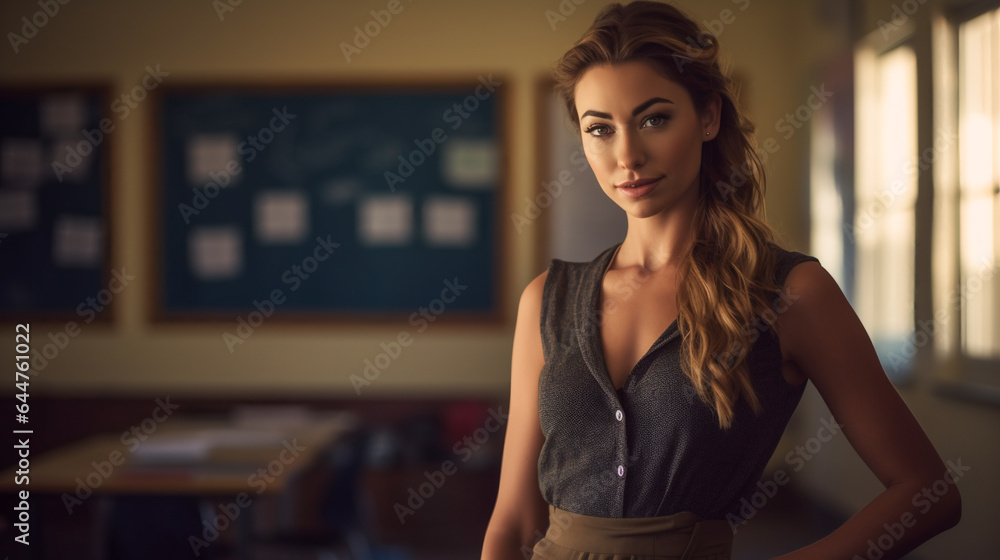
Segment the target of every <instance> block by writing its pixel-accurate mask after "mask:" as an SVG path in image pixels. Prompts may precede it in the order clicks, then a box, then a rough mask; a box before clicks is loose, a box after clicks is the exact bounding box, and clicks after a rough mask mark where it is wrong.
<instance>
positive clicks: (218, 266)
mask: <svg viewBox="0 0 1000 560" xmlns="http://www.w3.org/2000/svg"><path fill="white" fill-rule="evenodd" d="M188 251H189V257H190V266H191V270H192V271H193V272H194V274H195V276H197V277H198V278H200V279H202V280H224V279H227V278H233V277H235V276H238V275H239V274H240V272H241V271H242V270H243V234H242V233H241V232H240V230H239V229H237V228H236V227H230V226H221V227H200V228H194V229H193V230H191V234H190V237H189V238H188Z"/></svg>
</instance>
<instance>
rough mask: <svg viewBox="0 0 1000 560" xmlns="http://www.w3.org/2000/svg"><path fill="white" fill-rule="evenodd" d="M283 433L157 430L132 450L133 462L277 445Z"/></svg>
mask: <svg viewBox="0 0 1000 560" xmlns="http://www.w3.org/2000/svg"><path fill="white" fill-rule="evenodd" d="M285 437H287V435H286V434H285V433H283V432H280V431H276V430H261V429H242V428H235V427H232V428H230V427H226V428H203V429H198V430H185V431H179V432H166V433H157V434H153V435H151V436H149V437H148V438H146V440H145V441H142V442H140V443H139V445H138V446H136V448H135V450H134V451H133V452H132V457H133V461H135V462H136V463H147V464H149V463H163V464H168V463H184V462H195V461H203V460H205V459H208V458H209V456H210V455H211V453H212V451H213V450H217V449H234V448H236V449H240V448H243V449H246V448H251V449H252V448H258V447H277V446H280V445H281V443H282V441H284V438H285Z"/></svg>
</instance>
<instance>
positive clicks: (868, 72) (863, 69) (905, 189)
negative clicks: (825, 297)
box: [844, 43, 920, 381]
mask: <svg viewBox="0 0 1000 560" xmlns="http://www.w3.org/2000/svg"><path fill="white" fill-rule="evenodd" d="M855 72H856V73H855V78H856V89H855V99H856V107H855V125H856V126H855V130H856V143H855V146H856V151H855V165H856V167H855V193H854V194H855V207H854V215H853V217H852V218H853V219H852V220H851V221H850V222H848V223H847V224H846V225H845V226H844V227H845V231H846V233H847V235H846V236H845V237H846V239H845V241H846V243H848V244H853V254H854V260H855V262H854V264H855V269H854V274H855V276H854V278H855V293H854V301H853V302H852V303H853V305H854V309H855V310H856V311H857V313H858V316H859V317H860V318H861V321H862V322H863V323H864V325H865V328H866V329H867V330H868V334H869V335H870V336H871V339H872V342H873V343H874V345H875V349H876V351H877V352H878V355H879V358H880V360H881V362H882V366H883V369H885V372H886V374H887V375H888V376H889V377H890V378H892V379H893V380H894V381H901V380H904V379H907V378H908V377H909V375H910V373H911V361H912V358H913V357H914V354H915V353H914V351H913V336H914V279H915V269H914V246H915V225H916V214H915V204H916V200H917V179H918V174H919V171H920V166H919V163H918V161H917V60H916V55H915V53H914V51H913V49H912V47H910V46H909V45H908V44H905V43H904V44H901V45H896V46H893V47H891V48H889V49H885V50H878V49H876V48H875V47H872V46H869V45H867V44H866V45H863V46H861V47H859V49H858V50H857V51H856V53H855ZM845 252H846V253H851V251H850V248H848V250H847V251H845Z"/></svg>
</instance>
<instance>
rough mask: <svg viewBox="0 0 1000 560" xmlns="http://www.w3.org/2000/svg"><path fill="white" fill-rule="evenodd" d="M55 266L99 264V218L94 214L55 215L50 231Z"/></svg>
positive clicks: (100, 237)
mask: <svg viewBox="0 0 1000 560" xmlns="http://www.w3.org/2000/svg"><path fill="white" fill-rule="evenodd" d="M52 234H53V235H52V262H53V263H54V264H55V265H56V266H63V267H81V268H95V267H98V266H100V264H101V240H102V238H103V236H102V234H101V220H100V218H98V217H96V216H57V217H56V219H55V223H54V224H53V231H52Z"/></svg>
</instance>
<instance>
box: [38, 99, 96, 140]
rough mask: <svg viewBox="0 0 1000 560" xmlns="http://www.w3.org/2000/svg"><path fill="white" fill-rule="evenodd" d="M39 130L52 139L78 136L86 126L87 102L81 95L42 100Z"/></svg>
mask: <svg viewBox="0 0 1000 560" xmlns="http://www.w3.org/2000/svg"><path fill="white" fill-rule="evenodd" d="M38 119H39V128H41V130H42V132H44V133H46V134H48V135H49V136H51V137H54V138H64V139H70V138H75V137H76V136H79V135H80V133H81V131H82V130H83V129H84V128H85V127H86V125H87V101H86V99H85V98H84V97H83V96H82V95H77V94H59V95H50V96H48V97H45V98H44V99H42V102H41V105H40V106H39V110H38Z"/></svg>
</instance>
